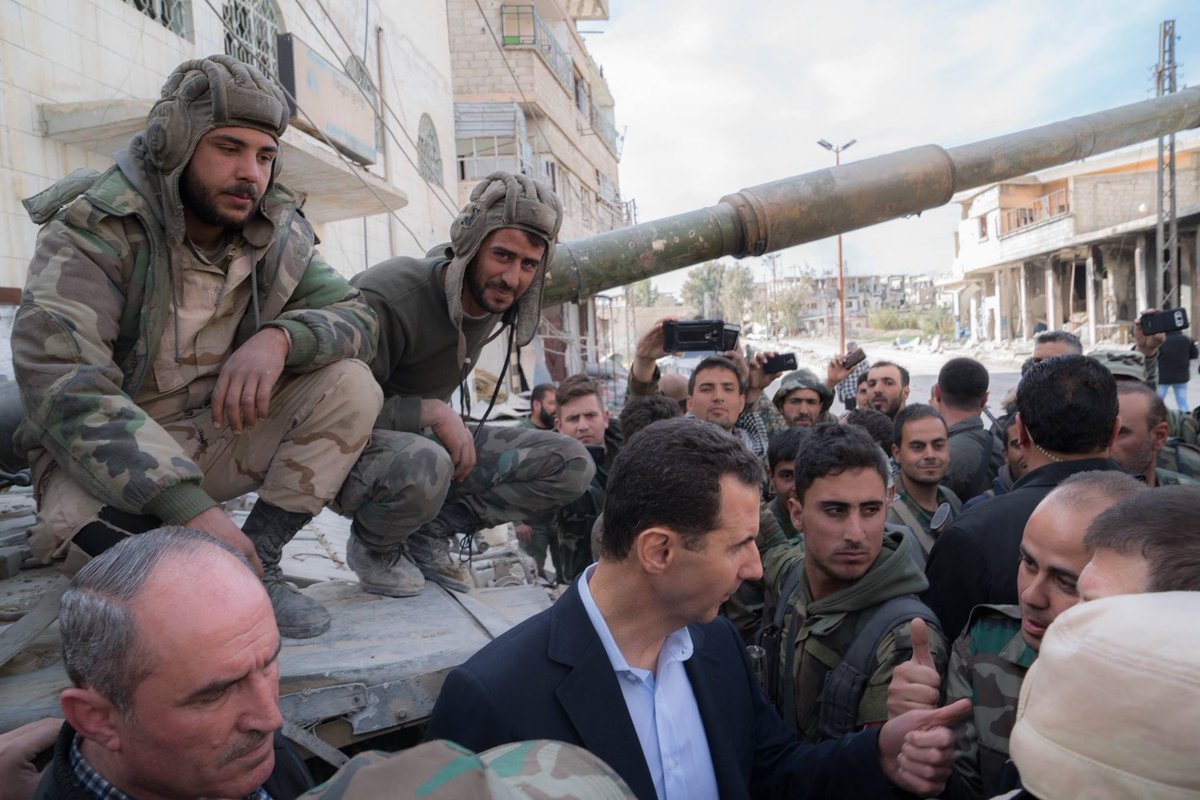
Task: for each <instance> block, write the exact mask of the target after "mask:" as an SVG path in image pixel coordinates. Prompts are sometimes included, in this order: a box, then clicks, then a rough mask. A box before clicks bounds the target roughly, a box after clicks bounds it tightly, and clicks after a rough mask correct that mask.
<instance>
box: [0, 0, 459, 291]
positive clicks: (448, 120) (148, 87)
mask: <svg viewBox="0 0 1200 800" xmlns="http://www.w3.org/2000/svg"><path fill="white" fill-rule="evenodd" d="M223 4H224V0H213V2H212V5H213V6H215V7H216V8H217V9H220V8H222V6H223ZM189 5H190V9H189V11H188V13H189V14H190V17H191V20H190V21H191V26H190V28H191V31H192V32H193V33H192V37H191V39H188V38H184V37H181V36H178V35H176V34H175V33H173V32H172V31H170V30H168V29H167V28H165V27H163V26H162V25H161V24H160V23H159V22H157V21H155V20H152V19H150V18H148V17H146V16H145V15H144V14H142V13H141V12H140V11H138V10H137V9H135V8H133V7H132V6H130V5H128V4H127V3H125V2H124V0H0V287H18V288H19V287H21V286H22V285H23V284H24V280H25V272H26V268H27V264H28V261H29V258H30V255H31V254H32V252H33V247H34V240H35V236H36V229H35V227H34V225H33V224H32V223H31V222H30V221H29V219H28V217H27V216H26V215H25V212H24V209H23V208H22V207H21V204H20V200H21V198H23V197H26V196H28V195H30V194H33V193H35V192H37V191H40V190H41V189H43V188H45V187H47V186H49V185H50V184H51V183H53V182H54V181H55V180H57V179H58V178H60V177H62V176H63V175H66V174H67V173H68V172H70V171H71V170H73V169H76V168H78V167H81V166H88V167H92V168H95V169H101V170H102V169H105V168H106V167H108V166H109V165H110V163H111V162H110V161H109V159H107V158H105V157H101V156H98V155H96V154H94V153H90V152H88V151H86V150H84V149H82V148H79V147H76V146H72V145H66V144H61V143H59V142H56V141H54V140H52V139H48V138H46V137H44V136H43V135H42V133H43V123H42V118H41V112H40V107H41V105H43V104H47V103H71V102H87V101H97V100H115V99H122V98H130V99H153V98H155V97H157V96H158V93H159V89H160V88H161V86H162V83H163V81H164V80H165V78H166V76H167V75H168V74H169V73H170V71H171V70H172V69H173V68H174V67H175V66H176V65H178V64H179V63H180V62H182V61H184V60H186V59H189V58H196V57H202V56H204V55H208V54H210V53H219V52H223V49H224V39H223V32H224V31H223V28H222V24H221V20H220V18H219V17H218V16H217V15H216V14H214V13H213V11H212V9H211V8H210V6H209V5H208V3H207V2H205V0H191V2H190V4H189ZM324 6H325V8H327V9H328V10H329V11H330V13H331V14H332V16H333V18H334V22H335V23H336V25H337V27H338V28H340V29H341V31H342V32H343V33H344V34H345V35H346V37H347V39H348V40H349V41H350V45H351V47H352V50H351V49H350V48H347V46H346V45H345V44H343V43H342V42H341V39H340V38H339V37H338V36H337V34H336V33H335V32H334V27H333V24H331V23H330V21H329V20H328V19H325V18H324V17H318V16H314V20H316V23H317V24H316V25H315V26H314V25H313V24H312V23H310V22H309V21H308V20H307V19H306V18H305V16H304V14H303V11H302V8H303V9H306V10H308V11H309V13H310V14H314V15H316V14H319V13H320V6H319V5H317V4H314V3H304V4H303V6H301V4H299V3H297V2H295V0H280V2H278V3H277V6H276V7H277V10H278V12H279V15H280V23H281V24H280V28H281V30H282V31H283V32H290V33H294V34H296V35H297V36H299V37H300V38H301V39H303V40H304V42H305V43H306V44H308V45H309V46H310V47H312V48H314V49H315V50H317V51H318V52H320V53H321V54H322V55H323V56H325V57H326V58H328V59H330V60H332V61H334V62H335V63H341V62H342V61H343V60H344V59H345V57H346V55H347V54H348V53H350V52H353V54H354V55H356V56H358V57H359V58H362V59H363V61H364V63H365V64H366V65H367V68H368V71H369V72H370V73H371V75H372V76H373V77H374V78H375V80H376V81H377V82H382V84H383V93H384V96H385V98H386V99H387V100H388V102H389V103H390V104H391V106H392V108H393V109H394V110H395V112H396V114H397V115H398V116H399V118H400V123H401V124H402V125H403V127H404V129H405V130H406V131H407V132H408V134H409V135H410V136H411V138H412V140H413V143H410V142H409V141H408V140H407V138H406V136H405V135H404V134H403V133H402V132H401V130H400V126H399V125H398V124H397V121H396V120H395V119H394V118H392V117H390V116H389V117H388V120H387V121H388V126H389V127H390V128H392V130H393V131H395V134H396V135H397V136H398V137H399V139H400V142H401V145H399V146H398V145H397V144H396V142H395V141H393V140H391V138H390V137H389V141H388V142H387V145H386V147H387V152H388V153H390V154H392V164H391V169H390V175H389V179H390V181H391V182H392V183H393V184H394V185H395V186H396V187H397V188H399V189H400V190H401V191H402V192H404V193H405V194H406V195H407V197H408V201H409V205H408V206H407V207H406V208H404V209H402V210H401V211H399V212H398V213H399V216H400V218H401V219H403V220H404V222H405V223H406V224H407V225H408V226H409V227H410V228H412V230H413V232H414V234H415V236H412V235H410V234H408V233H406V232H405V231H404V230H403V228H401V227H400V226H399V225H398V224H396V223H389V220H388V217H387V215H386V214H381V215H377V216H373V217H370V218H368V219H367V220H366V223H365V225H364V222H363V220H361V219H354V220H348V221H344V222H337V223H330V224H326V225H322V226H319V228H318V234H319V235H320V236H321V238H322V240H323V244H322V250H323V252H324V253H325V255H326V257H327V258H328V259H329V261H330V262H331V263H333V264H335V265H336V266H337V267H338V268H339V269H341V270H343V271H344V272H345V273H346V274H353V273H355V272H357V271H359V270H360V269H362V267H363V266H364V265H365V264H368V263H374V262H376V261H379V260H381V259H383V258H386V257H388V256H390V255H393V254H395V255H401V254H403V255H412V254H418V253H422V252H423V251H424V249H426V248H428V247H430V246H432V245H433V244H435V243H436V242H437V241H439V240H441V239H443V238H444V237H445V235H446V231H447V229H448V227H449V222H450V220H451V219H452V218H453V212H454V209H455V207H456V205H457V202H456V198H455V197H454V194H455V173H454V116H453V94H452V82H451V78H450V55H449V42H448V30H447V16H446V4H445V2H444V0H405V2H404V3H395V2H389V0H369V1H368V2H367V3H363V2H361V0H325V2H324ZM368 15H369V16H368ZM377 27H378V28H382V40H383V52H384V58H383V70H382V72H383V75H382V81H380V77H381V76H380V74H379V72H380V70H379V64H380V61H379V59H378V58H377V56H378V52H379V48H378V45H377V42H378V40H377V38H376V28H377ZM364 31H365V36H364ZM321 33H323V34H324V36H325V38H327V39H328V40H329V42H330V44H329V45H326V44H325V43H324V42H323V41H322V37H321V35H320V34H321ZM364 40H365V41H364ZM364 53H365V57H364ZM423 113H427V114H429V115H430V117H431V118H432V119H433V121H434V124H435V127H436V129H437V133H438V138H439V144H440V149H441V155H442V162H443V172H444V178H443V181H444V183H445V186H446V189H439V188H433V187H431V185H430V184H428V183H426V182H425V181H424V180H422V179H421V178H420V176H419V174H418V172H417V169H416V167H415V162H416V160H417V159H416V147H415V144H414V143H415V141H416V138H417V127H418V121H419V120H420V118H421V115H422V114H423ZM405 153H407V154H408V156H410V157H411V159H412V162H413V163H410V162H409V160H408V158H405V155H404V154H405ZM286 170H287V166H286V164H285V165H284V173H283V177H282V180H283V182H284V183H286V181H287V173H286ZM371 171H372V172H375V173H376V174H378V175H380V176H383V175H384V174H385V165H384V164H383V163H381V164H378V165H375V166H373V167H371ZM389 227H390V228H391V230H389ZM393 243H394V244H393Z"/></svg>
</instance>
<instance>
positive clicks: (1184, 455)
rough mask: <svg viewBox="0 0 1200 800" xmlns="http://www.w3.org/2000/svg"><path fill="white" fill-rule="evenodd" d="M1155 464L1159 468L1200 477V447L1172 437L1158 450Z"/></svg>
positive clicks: (1191, 476) (1190, 476)
mask: <svg viewBox="0 0 1200 800" xmlns="http://www.w3.org/2000/svg"><path fill="white" fill-rule="evenodd" d="M1155 464H1156V469H1157V470H1164V469H1165V470H1170V471H1171V472H1178V473H1180V474H1182V475H1187V476H1188V477H1189V478H1197V479H1200V447H1197V446H1196V445H1194V444H1188V443H1186V442H1183V441H1180V440H1179V439H1177V438H1175V437H1171V438H1170V439H1168V440H1167V443H1166V444H1165V445H1164V446H1163V448H1162V449H1161V450H1159V451H1158V458H1157V460H1156V462H1155Z"/></svg>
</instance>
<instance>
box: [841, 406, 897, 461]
mask: <svg viewBox="0 0 1200 800" xmlns="http://www.w3.org/2000/svg"><path fill="white" fill-rule="evenodd" d="M844 422H845V423H846V424H847V425H854V426H856V427H859V428H862V429H863V430H864V431H866V432H867V435H868V436H870V437H871V438H872V439H874V440H875V443H876V444H877V445H879V446H880V447H882V448H883V452H884V453H890V452H892V445H893V444H894V443H895V442H894V440H893V439H892V418H891V417H889V416H888V415H887V414H885V413H883V412H882V411H876V410H875V409H873V408H862V407H859V408H855V409H854V410H853V411H851V412H850V413H849V414H847V415H846V418H845V420H844Z"/></svg>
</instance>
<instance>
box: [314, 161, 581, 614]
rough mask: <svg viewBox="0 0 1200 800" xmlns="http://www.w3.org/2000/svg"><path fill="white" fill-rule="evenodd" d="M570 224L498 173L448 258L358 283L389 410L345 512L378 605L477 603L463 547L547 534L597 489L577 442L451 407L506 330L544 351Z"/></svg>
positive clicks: (462, 220) (416, 261)
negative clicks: (548, 295) (434, 598)
mask: <svg viewBox="0 0 1200 800" xmlns="http://www.w3.org/2000/svg"><path fill="white" fill-rule="evenodd" d="M561 224H562V207H561V206H560V205H559V201H558V198H557V197H556V196H555V195H554V193H553V192H551V191H550V189H548V188H547V187H546V186H543V185H542V184H540V183H538V182H536V181H534V180H532V179H530V178H527V177H525V176H524V175H510V174H508V173H505V172H495V173H492V174H491V175H489V176H488V177H487V178H486V179H485V180H483V181H481V182H480V183H479V184H478V185H477V186H476V187H475V189H474V190H473V191H472V192H471V200H470V202H469V203H468V204H467V206H466V208H464V209H463V211H462V213H460V214H459V216H458V217H457V218H456V219H455V220H454V223H453V224H452V225H451V227H450V242H449V243H448V244H445V245H441V246H439V247H437V248H435V249H434V250H433V251H431V252H430V254H429V255H428V256H427V257H426V258H408V257H398V258H392V259H389V260H387V261H384V262H382V263H380V264H376V265H375V266H373V267H371V268H370V269H368V270H367V271H365V272H362V273H360V274H358V275H357V276H355V277H354V279H353V283H354V284H355V285H356V286H357V287H358V289H359V290H360V291H361V292H362V293H363V296H364V297H365V298H366V300H367V302H368V303H369V304H370V306H371V308H373V309H374V310H375V313H376V314H377V315H378V316H379V348H378V351H377V353H376V355H375V358H374V359H372V360H371V362H370V363H371V371H372V372H373V373H374V375H375V378H376V380H378V381H379V384H380V386H382V387H383V395H384V400H383V409H382V410H381V411H380V412H379V418H378V419H377V420H376V422H375V431H374V432H373V434H372V437H371V443H370V444H369V445H368V446H367V449H366V450H365V451H364V452H363V455H362V457H361V458H360V459H359V461H358V464H357V465H356V466H355V468H354V470H353V471H352V472H351V474H350V476H349V477H348V478H347V479H346V483H345V485H344V486H343V487H342V490H341V492H340V493H339V494H338V497H337V504H336V508H337V509H338V510H339V511H341V512H342V513H344V514H346V515H348V516H349V515H353V517H354V522H353V524H352V530H353V531H354V536H353V537H352V538H351V540H350V545H351V546H350V550H349V553H348V561H349V564H350V566H351V567H353V568H354V569H355V571H356V572H358V575H359V580H360V582H361V583H362V584H363V586H364V588H366V589H367V591H371V592H377V593H379V594H385V595H391V596H397V597H400V596H406V595H412V594H416V593H418V592H420V591H421V589H422V587H423V586H424V584H425V578H426V577H428V578H430V579H431V580H435V581H437V582H438V583H440V584H442V585H443V586H446V587H448V588H452V589H456V590H458V591H464V592H465V591H468V590H469V589H471V588H472V587H473V586H474V581H473V579H472V577H471V573H470V571H469V569H468V566H467V564H466V563H465V558H464V556H465V555H466V554H465V552H464V555H463V556H460V555H459V552H457V551H456V552H455V553H453V554H452V553H451V550H450V545H451V542H452V540H453V537H454V536H455V534H459V533H463V534H473V533H475V532H476V531H478V530H480V529H481V528H484V527H486V526H490V525H495V524H497V523H500V522H508V521H513V522H531V521H541V520H543V519H546V518H548V517H549V516H550V515H552V514H553V513H554V509H557V508H560V507H561V506H563V505H565V504H566V503H569V502H571V501H572V500H574V499H575V498H576V497H578V496H579V495H580V494H582V493H583V491H584V490H585V489H586V488H587V486H588V484H589V482H590V481H591V479H592V476H593V474H594V473H595V466H594V465H593V464H592V460H591V457H590V456H589V455H588V452H587V450H586V449H585V448H584V446H583V445H582V444H580V443H579V442H577V441H575V440H573V439H571V438H570V437H567V436H562V435H560V434H558V433H553V432H551V431H542V430H533V429H526V428H519V427H502V426H497V425H483V424H478V425H475V426H474V427H472V428H468V427H467V425H466V423H465V422H464V420H463V418H462V417H461V416H460V415H459V413H458V412H456V411H455V410H454V409H453V408H452V407H451V406H450V404H449V400H450V398H451V395H452V394H453V393H454V391H455V390H456V389H459V388H460V386H461V385H462V383H463V381H465V380H466V378H467V375H468V374H469V373H470V372H471V370H472V369H473V368H474V367H475V365H476V362H477V360H478V358H479V354H480V352H481V351H482V350H483V347H484V345H485V344H486V343H487V342H488V341H490V340H491V339H492V338H495V337H496V336H501V335H503V334H504V327H505V326H507V329H508V334H507V337H506V338H507V340H508V344H509V347H510V348H511V347H512V346H513V345H514V344H515V345H516V346H523V345H526V344H528V343H529V341H530V340H531V339H532V338H533V335H534V333H536V331H537V326H538V322H539V318H540V316H541V304H542V288H543V286H544V284H545V281H546V268H547V265H549V263H550V261H551V260H552V258H553V256H554V243H555V240H556V238H557V236H558V230H559V226H560V225H561ZM497 328H499V330H497ZM467 546H469V545H468V543H467V541H466V540H464V550H465V548H466V547H467ZM414 561H415V563H414Z"/></svg>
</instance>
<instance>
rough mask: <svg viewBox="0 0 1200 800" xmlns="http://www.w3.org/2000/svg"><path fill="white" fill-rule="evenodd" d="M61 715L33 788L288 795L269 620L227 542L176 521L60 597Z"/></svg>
mask: <svg viewBox="0 0 1200 800" xmlns="http://www.w3.org/2000/svg"><path fill="white" fill-rule="evenodd" d="M61 609H62V610H61V612H60V616H59V628H60V630H61V633H62V645H63V661H64V662H65V666H66V669H67V674H68V675H69V676H70V678H71V683H72V684H73V686H72V687H71V688H69V689H65V690H63V693H62V696H61V697H60V699H59V703H60V706H61V707H62V712H63V716H65V717H66V719H67V721H66V723H64V725H63V727H62V730H61V732H60V733H59V737H58V742H57V744H56V745H55V748H54V758H53V761H52V762H51V764H50V766H49V767H48V768H47V769H46V773H45V775H44V776H43V777H42V782H41V784H39V786H38V790H37V792H36V793H35V795H34V797H35V798H37V800H42V798H96V797H125V796H129V797H176V798H201V797H254V798H256V800H262V798H264V797H269V798H273V799H274V800H285V799H287V798H294V797H296V796H298V795H299V794H301V793H302V792H304V791H306V790H307V789H309V788H311V786H312V777H311V776H310V775H309V774H308V771H307V770H306V769H305V768H304V762H302V761H301V760H300V759H299V757H298V756H297V755H296V754H295V752H294V751H292V750H291V749H290V748H289V747H288V746H287V744H286V743H285V742H283V740H282V739H280V738H279V736H278V734H277V730H278V728H279V727H280V726H281V724H282V722H283V719H282V717H281V716H280V713H279V664H278V656H279V645H280V639H279V631H278V629H277V628H276V627H275V615H274V613H273V612H272V611H271V601H270V600H269V599H268V597H267V592H266V590H265V589H264V588H263V586H262V583H260V582H259V580H258V579H257V578H256V577H255V575H254V573H253V572H252V571H251V570H250V568H249V565H248V564H247V563H246V562H245V560H244V559H243V558H242V557H241V556H240V555H238V554H237V553H236V552H235V551H234V550H233V549H232V548H230V547H229V546H228V545H225V544H222V543H220V542H218V541H217V540H216V539H213V538H211V537H210V536H208V535H206V534H202V533H199V532H197V531H193V530H189V529H187V528H160V529H159V530H157V531H151V532H149V533H145V534H142V535H140V536H131V537H129V538H127V539H125V540H124V541H122V542H121V543H120V544H118V545H117V546H115V547H113V548H112V549H110V550H108V551H107V552H105V553H104V554H103V555H101V556H99V557H97V558H95V559H93V560H92V561H90V562H88V564H87V565H85V566H84V568H83V569H81V570H80V571H79V573H78V574H77V575H76V576H75V580H74V582H73V583H72V585H71V587H70V588H69V589H68V590H67V592H66V593H65V594H64V595H63V597H62V605H61Z"/></svg>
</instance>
